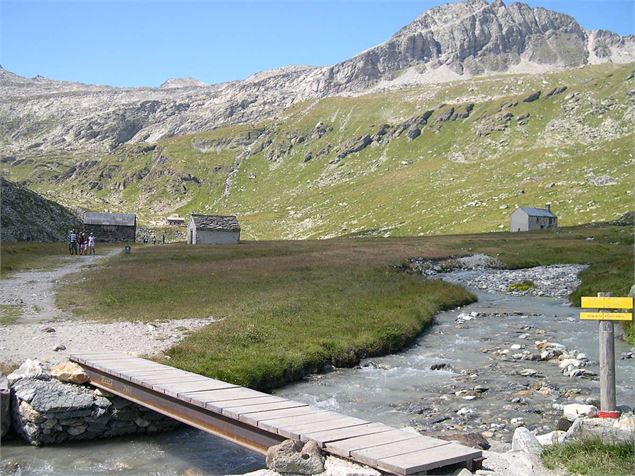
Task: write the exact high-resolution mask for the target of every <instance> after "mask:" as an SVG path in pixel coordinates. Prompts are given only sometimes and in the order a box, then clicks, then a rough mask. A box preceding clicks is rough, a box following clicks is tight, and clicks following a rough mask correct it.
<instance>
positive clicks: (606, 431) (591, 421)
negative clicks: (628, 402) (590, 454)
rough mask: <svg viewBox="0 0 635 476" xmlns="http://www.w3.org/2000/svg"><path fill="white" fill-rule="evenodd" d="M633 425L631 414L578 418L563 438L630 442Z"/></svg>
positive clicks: (633, 434)
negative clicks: (613, 416) (614, 417)
mask: <svg viewBox="0 0 635 476" xmlns="http://www.w3.org/2000/svg"><path fill="white" fill-rule="evenodd" d="M634 426H635V419H634V417H633V414H632V413H630V414H625V415H622V416H621V417H620V418H619V419H613V418H578V419H577V420H576V421H574V422H573V425H571V428H569V430H568V431H567V433H566V435H565V437H564V439H565V441H570V440H585V439H589V438H600V439H601V440H602V441H605V442H609V443H610V442H612V443H620V442H626V443H631V442H633V441H634V439H635V433H634V432H633V430H632V428H633V427H634Z"/></svg>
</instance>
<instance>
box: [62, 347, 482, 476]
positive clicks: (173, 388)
mask: <svg viewBox="0 0 635 476" xmlns="http://www.w3.org/2000/svg"><path fill="white" fill-rule="evenodd" d="M71 360H73V361H75V362H77V363H79V364H81V365H84V366H85V367H86V368H87V372H89V375H92V376H93V377H91V378H95V379H97V380H98V382H94V383H95V384H96V385H99V386H101V387H102V388H106V389H107V390H108V389H110V390H112V391H113V392H114V393H116V394H118V395H121V396H123V397H125V398H129V399H131V400H132V401H135V402H137V403H139V404H141V405H144V404H145V405H146V406H147V407H148V408H152V409H154V410H156V411H160V412H162V413H164V414H166V415H168V416H172V417H173V418H177V419H179V420H180V421H183V422H185V423H189V424H191V425H192V426H195V427H196V428H200V429H203V430H205V431H209V432H210V433H213V434H216V435H219V436H221V437H223V438H227V439H229V440H231V441H235V442H237V443H239V444H242V445H243V446H246V447H248V448H252V449H255V450H258V451H261V452H262V451H264V450H266V448H267V446H269V445H272V444H275V442H277V441H282V439H284V438H292V439H296V440H301V441H315V442H316V443H318V444H319V445H320V446H321V447H322V448H323V449H324V451H326V452H327V453H332V454H335V455H338V456H343V457H345V458H349V459H352V460H354V461H357V462H360V463H364V464H368V465H369V466H372V467H375V468H377V469H380V470H382V471H386V472H391V473H394V474H399V475H403V476H406V475H410V474H413V473H416V472H420V471H427V470H431V469H434V468H438V467H442V466H447V465H450V464H455V463H466V464H468V465H470V464H471V463H472V462H473V461H474V460H475V459H478V458H480V457H481V454H482V452H481V451H479V450H474V449H472V448H466V447H464V446H461V445H458V444H455V443H449V442H447V441H444V440H439V439H436V438H430V437H426V436H421V435H418V434H416V433H410V432H406V431H402V430H397V429H394V428H392V427H389V426H387V425H383V424H381V423H371V422H368V421H366V420H362V419H360V418H354V417H349V416H345V415H341V414H338V413H335V412H330V411H325V410H321V409H318V408H315V407H311V406H309V405H306V404H304V403H300V402H294V401H292V400H287V399H285V398H281V397H276V396H272V395H268V394H266V393H262V392H257V391H255V390H251V389H247V388H243V387H239V386H237V385H233V384H229V383H227V382H223V381H221V380H215V379H211V378H207V377H203V376H200V375H198V374H194V373H192V372H187V371H183V370H179V369H175V368H173V367H169V366H167V365H163V364H158V363H155V362H150V361H147V360H143V359H139V358H136V357H133V356H130V355H127V354H121V353H114V352H112V353H111V352H97V353H87V354H82V355H79V356H71ZM92 369H95V371H93V370H92ZM109 376H112V378H110V377H109ZM115 378H116V379H118V380H117V381H116V382H114V381H113V380H112V379H115ZM126 385H128V386H126ZM162 399H163V400H165V402H163V401H162ZM179 406H180V407H182V408H180V407H179ZM214 415H216V416H214ZM232 422H233V423H232Z"/></svg>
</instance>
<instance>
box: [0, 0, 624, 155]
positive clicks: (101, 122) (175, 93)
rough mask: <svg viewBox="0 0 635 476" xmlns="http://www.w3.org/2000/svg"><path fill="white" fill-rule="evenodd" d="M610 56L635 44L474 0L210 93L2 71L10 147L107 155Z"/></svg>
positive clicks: (560, 19)
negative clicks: (370, 43) (345, 50)
mask: <svg viewBox="0 0 635 476" xmlns="http://www.w3.org/2000/svg"><path fill="white" fill-rule="evenodd" d="M609 61H610V62H630V61H635V37H633V36H628V37H620V36H619V35H616V34H614V33H611V32H607V31H592V32H588V31H585V30H583V29H582V28H581V27H580V25H578V23H577V22H576V21H575V19H573V18H571V17H569V16H567V15H563V14H560V13H556V12H553V11H550V10H546V9H543V8H531V7H529V6H527V5H525V4H521V3H514V4H512V5H509V6H507V5H505V4H504V3H503V2H502V1H500V0H497V1H495V2H494V3H492V4H488V3H487V2H486V1H484V0H468V1H466V2H463V3H456V4H449V5H444V6H440V7H437V8H433V9H431V10H429V11H427V12H425V13H423V14H422V15H421V16H419V17H418V18H417V19H416V20H415V21H413V22H412V23H410V24H409V25H407V26H406V27H404V28H402V29H401V30H400V31H398V32H397V33H396V34H395V35H394V36H393V37H392V38H391V39H389V40H388V41H386V42H385V43H383V44H381V45H378V46H376V47H374V48H371V49H369V50H367V51H365V52H363V53H360V54H359V55H357V56H355V57H354V58H351V59H349V60H347V61H344V62H342V63H339V64H337V65H333V66H329V67H321V68H316V67H310V66H292V67H286V68H280V69H277V70H272V71H267V72H263V73H259V74H256V75H253V76H251V77H249V78H247V79H246V80H244V81H233V82H228V83H222V84H216V85H210V86H208V85H205V84H204V83H201V82H200V81H197V80H194V79H191V78H186V79H174V80H168V81H166V82H165V83H164V84H163V85H162V86H161V87H160V88H113V87H107V86H92V85H84V84H79V83H72V82H62V81H52V80H48V79H46V78H42V77H36V78H32V79H28V78H22V77H20V76H17V75H15V74H13V73H10V72H8V71H6V70H4V69H2V68H1V67H0V148H1V150H3V151H5V152H8V153H18V152H21V153H25V152H26V153H39V152H42V151H51V150H56V151H77V150H99V151H103V150H107V149H114V148H116V147H118V146H119V145H121V144H124V143H128V142H143V141H145V142H155V141H157V140H158V139H160V138H162V137H167V136H174V135H182V134H187V133H193V132H198V131H205V130H211V129H213V128H215V127H218V126H219V125H227V124H235V123H245V122H251V121H256V120H261V119H264V118H270V117H272V116H274V115H275V114H277V113H279V112H280V111H282V110H283V109H284V108H286V107H288V106H289V105H291V104H293V103H294V102H297V101H301V100H306V99H310V98H320V97H325V96H331V95H336V94H357V93H362V92H364V91H368V90H369V89H370V88H395V87H400V86H403V85H408V84H420V83H430V82H440V81H448V80H454V79H461V78H469V77H472V76H474V75H482V74H488V73H500V72H508V71H510V72H523V71H525V72H531V71H546V70H552V69H557V68H563V67H572V66H579V65H584V64H588V63H598V62H609Z"/></svg>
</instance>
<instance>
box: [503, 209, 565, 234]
mask: <svg viewBox="0 0 635 476" xmlns="http://www.w3.org/2000/svg"><path fill="white" fill-rule="evenodd" d="M557 226H558V217H557V216H556V215H555V214H554V213H553V212H552V211H551V205H547V207H546V208H531V207H520V208H517V209H516V210H514V213H512V216H511V225H510V227H509V229H510V231H529V230H542V229H545V228H556V227H557Z"/></svg>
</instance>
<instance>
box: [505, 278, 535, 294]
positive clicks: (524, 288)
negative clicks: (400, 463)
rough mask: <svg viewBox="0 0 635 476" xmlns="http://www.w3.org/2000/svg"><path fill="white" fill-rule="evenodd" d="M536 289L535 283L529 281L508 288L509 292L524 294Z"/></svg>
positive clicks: (513, 284)
mask: <svg viewBox="0 0 635 476" xmlns="http://www.w3.org/2000/svg"><path fill="white" fill-rule="evenodd" d="M534 287H536V285H535V284H534V282H533V281H529V280H527V281H521V282H519V283H511V284H510V285H509V286H507V291H509V292H524V291H529V290H530V289H533V288H534Z"/></svg>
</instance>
